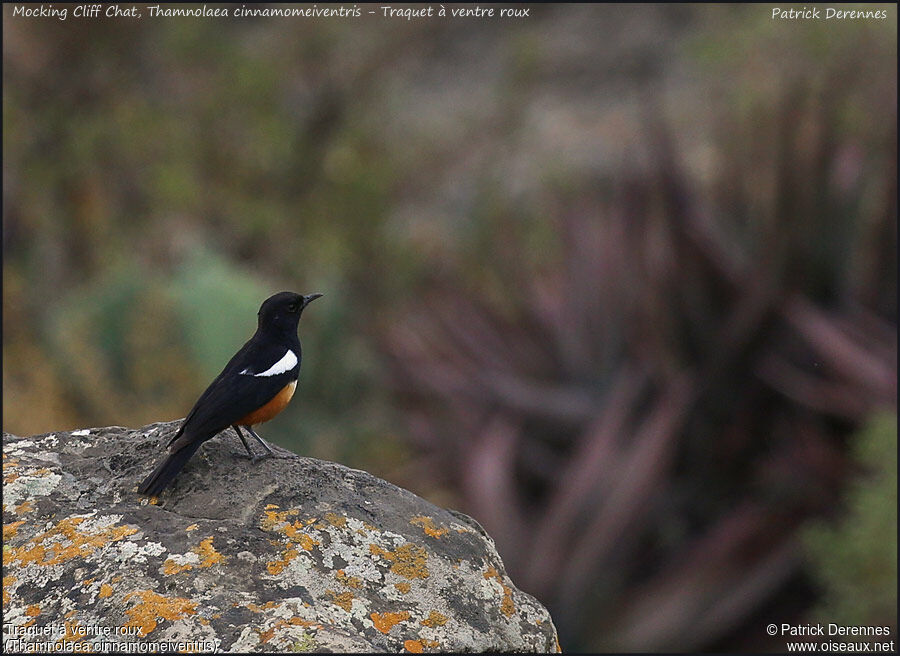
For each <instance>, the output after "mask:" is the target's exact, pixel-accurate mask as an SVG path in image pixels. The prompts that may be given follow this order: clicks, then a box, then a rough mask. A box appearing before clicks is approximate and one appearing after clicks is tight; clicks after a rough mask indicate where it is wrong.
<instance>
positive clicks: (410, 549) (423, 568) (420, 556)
mask: <svg viewBox="0 0 900 656" xmlns="http://www.w3.org/2000/svg"><path fill="white" fill-rule="evenodd" d="M369 552H370V553H371V554H372V555H374V556H381V557H382V558H384V559H385V560H389V561H391V562H392V563H393V565H391V571H392V572H393V573H394V574H397V575H399V576H402V577H403V578H405V579H410V580H412V579H427V578H428V576H429V575H430V573H429V571H428V567H427V565H426V562H427V560H428V553H427V552H426V551H425V549H424V548H423V547H420V546H418V545H415V544H413V543H411V542H407V543H406V544H404V545H403V546H401V547H397V549H395V550H394V551H387V550H385V549H382V548H381V547H379V546H378V545H377V544H369Z"/></svg>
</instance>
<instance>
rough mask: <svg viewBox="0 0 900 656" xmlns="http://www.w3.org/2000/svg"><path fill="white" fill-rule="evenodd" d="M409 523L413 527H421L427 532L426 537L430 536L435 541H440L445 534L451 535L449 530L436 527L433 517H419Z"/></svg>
mask: <svg viewBox="0 0 900 656" xmlns="http://www.w3.org/2000/svg"><path fill="white" fill-rule="evenodd" d="M409 523H410V524H412V525H413V526H421V527H422V530H423V531H424V532H425V535H430V536H431V537H433V538H435V539H439V538H440V537H441V536H442V535H444V534H445V533H449V532H450V529H449V528H437V527H435V525H434V520H433V519H432V518H431V517H426V516H425V515H417V516H415V517H413V518H412V519H411V520H409Z"/></svg>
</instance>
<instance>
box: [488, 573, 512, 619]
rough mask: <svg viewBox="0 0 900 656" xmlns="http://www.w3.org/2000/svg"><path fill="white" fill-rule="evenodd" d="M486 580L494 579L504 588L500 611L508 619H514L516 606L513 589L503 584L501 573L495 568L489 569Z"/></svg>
mask: <svg viewBox="0 0 900 656" xmlns="http://www.w3.org/2000/svg"><path fill="white" fill-rule="evenodd" d="M484 578H486V579H491V578H494V579H496V580H497V583H499V584H500V585H501V586H502V587H503V600H502V601H501V602H500V611H501V612H502V613H503V614H504V615H506V616H507V617H512V615H513V613H515V612H516V605H515V603H514V602H513V598H512V589H511V588H510V587H509V586H508V585H506V584H505V583H504V582H503V578H502V577H501V576H500V573H499V572H498V571H497V570H496V569H495V568H493V567H488V570H487V571H486V572H485V573H484Z"/></svg>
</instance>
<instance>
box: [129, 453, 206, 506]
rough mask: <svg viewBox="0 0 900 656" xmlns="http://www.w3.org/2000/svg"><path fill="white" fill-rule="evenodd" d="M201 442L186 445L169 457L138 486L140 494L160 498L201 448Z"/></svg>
mask: <svg viewBox="0 0 900 656" xmlns="http://www.w3.org/2000/svg"><path fill="white" fill-rule="evenodd" d="M200 444H201V442H199V441H198V442H193V443H191V444H186V445H185V446H184V447H182V448H181V449H179V450H178V451H176V452H175V453H171V454H169V455H167V456H166V457H165V458H164V459H163V461H162V462H161V463H159V465H157V466H156V469H154V470H153V472H152V473H151V474H150V475H149V476H148V477H147V478H145V479H144V481H143V482H142V483H141V484H140V486H138V492H140V493H141V494H147V495H149V496H151V497H155V496H159V494H160V492H162V491H163V490H165V489H166V487H168V485H169V483H171V482H172V480H173V479H174V478H175V477H176V476H177V475H178V472H180V471H181V468H182V467H184V465H185V463H186V462H187V461H188V460H190V459H191V456H192V455H194V453H195V452H196V451H197V449H198V448H200Z"/></svg>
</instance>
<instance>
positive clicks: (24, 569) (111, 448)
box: [3, 422, 558, 653]
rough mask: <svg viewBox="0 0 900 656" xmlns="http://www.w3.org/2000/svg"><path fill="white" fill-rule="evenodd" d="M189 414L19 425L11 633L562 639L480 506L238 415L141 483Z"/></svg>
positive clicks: (8, 577) (296, 641)
mask: <svg viewBox="0 0 900 656" xmlns="http://www.w3.org/2000/svg"><path fill="white" fill-rule="evenodd" d="M177 426H178V422H172V423H158V424H152V425H150V426H145V427H144V428H141V429H138V430H132V429H127V428H120V427H111V428H98V429H91V430H80V431H73V432H65V433H49V434H46V435H40V436H35V437H29V438H20V437H15V436H12V435H8V434H4V436H3V480H4V489H3V491H4V495H3V538H4V548H3V610H4V625H5V627H4V628H5V630H6V629H7V628H8V625H10V624H11V625H15V626H16V629H15V632H14V633H6V632H5V635H4V646H5V647H6V648H7V649H15V648H16V647H17V646H20V647H21V646H23V645H24V644H26V643H27V644H30V645H32V646H34V644H35V643H38V642H44V643H47V642H50V643H55V642H56V641H57V640H58V639H64V640H66V641H69V642H80V643H82V644H81V645H74V647H75V648H76V650H77V648H79V647H81V648H88V645H90V650H92V651H93V650H100V649H101V648H102V646H103V645H102V643H103V642H104V641H106V642H116V643H122V642H128V641H140V642H144V643H150V642H155V643H168V645H169V648H170V649H186V650H194V651H197V650H201V651H202V650H211V649H213V648H216V649H219V650H222V651H230V652H248V651H333V652H372V651H382V652H402V651H407V652H416V653H417V652H436V651H457V652H460V651H500V652H512V651H515V652H549V651H557V650H558V642H557V637H556V629H555V628H554V626H553V622H552V620H551V619H550V615H549V614H548V612H547V610H546V609H545V608H544V607H543V606H541V605H540V604H539V603H538V602H537V601H535V599H533V598H532V597H530V596H529V595H527V594H525V593H523V592H521V591H519V590H518V589H516V587H515V586H514V585H513V583H512V581H510V579H509V577H507V575H506V573H505V571H504V569H503V563H502V562H501V560H500V557H499V556H498V554H497V551H496V549H495V547H494V543H493V541H492V540H491V539H490V537H489V536H488V535H487V534H486V533H485V532H484V530H483V529H482V528H481V527H480V526H479V525H478V524H477V522H475V521H474V520H473V519H471V518H469V517H466V516H465V515H462V514H460V513H453V512H450V511H447V510H443V509H441V508H438V507H436V506H434V505H432V504H430V503H428V502H427V501H425V500H423V499H421V498H419V497H417V496H415V495H414V494H412V493H411V492H408V491H406V490H403V489H401V488H398V487H396V486H394V485H391V484H390V483H387V482H385V481H383V480H381V479H378V478H376V477H374V476H372V475H371V474H368V473H366V472H363V471H358V470H355V469H349V468H347V467H343V466H341V465H338V464H335V463H331V462H324V461H321V460H315V459H312V458H303V457H298V456H294V455H293V454H290V453H289V452H287V451H284V450H283V449H279V450H277V453H278V455H279V456H281V457H279V458H269V459H266V460H263V461H261V462H257V463H251V462H250V461H249V460H248V459H247V458H246V457H241V454H242V453H243V446H241V444H240V442H239V441H238V439H237V437H236V436H235V435H234V434H233V432H229V433H224V434H221V435H219V436H218V437H216V438H214V439H213V440H212V441H210V442H207V443H206V444H205V445H204V446H203V447H202V448H201V449H200V451H199V452H198V453H197V454H196V455H195V456H194V458H193V459H192V460H191V461H190V462H189V463H188V465H187V466H186V467H185V469H184V470H183V471H182V473H181V475H180V476H179V477H178V479H177V480H176V481H175V483H174V484H173V485H172V486H170V488H169V489H168V490H166V491H165V492H164V493H163V494H162V495H161V496H160V497H159V498H158V499H151V500H148V499H147V498H145V497H143V496H141V495H138V494H137V493H136V491H135V490H136V487H137V483H138V481H139V480H141V479H142V478H143V477H144V476H145V475H146V474H147V473H148V472H149V471H150V470H151V469H152V467H153V466H154V465H155V464H156V462H157V460H158V459H159V458H160V457H161V456H162V454H163V444H164V443H165V442H166V441H167V439H168V437H169V436H170V435H171V434H172V433H173V432H174V431H175V430H176V429H177ZM41 631H46V632H47V633H42V632H41ZM11 640H22V641H23V642H22V643H14V642H10V641H11ZM179 642H181V643H182V644H180V645H179V644H177V643H179ZM68 646H69V647H72V646H73V645H68ZM114 648H116V649H117V650H121V649H122V645H118V646H117V647H114ZM160 648H165V645H162V646H161V647H160ZM132 651H134V649H133V650H132Z"/></svg>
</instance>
